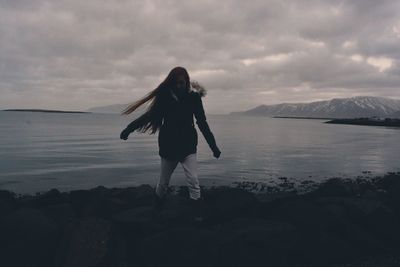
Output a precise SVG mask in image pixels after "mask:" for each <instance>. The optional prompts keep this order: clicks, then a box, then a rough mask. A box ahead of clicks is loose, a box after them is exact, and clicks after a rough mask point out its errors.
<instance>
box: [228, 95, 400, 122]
mask: <svg viewBox="0 0 400 267" xmlns="http://www.w3.org/2000/svg"><path fill="white" fill-rule="evenodd" d="M230 114H232V115H235V114H237V115H249V116H282V117H310V118H357V117H374V116H376V117H385V118H386V117H388V118H400V100H398V99H391V98H384V97H373V96H356V97H350V98H334V99H331V100H326V101H316V102H311V103H282V104H277V105H260V106H257V107H255V108H253V109H250V110H247V111H243V112H231V113H230Z"/></svg>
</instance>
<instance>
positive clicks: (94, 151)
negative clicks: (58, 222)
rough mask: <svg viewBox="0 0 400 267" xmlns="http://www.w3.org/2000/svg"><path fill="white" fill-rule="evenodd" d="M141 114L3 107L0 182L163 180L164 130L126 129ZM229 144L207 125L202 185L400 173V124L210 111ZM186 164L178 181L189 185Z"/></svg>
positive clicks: (65, 186) (78, 184) (63, 186)
mask: <svg viewBox="0 0 400 267" xmlns="http://www.w3.org/2000/svg"><path fill="white" fill-rule="evenodd" d="M134 117H135V116H133V115H131V116H128V117H127V116H120V115H118V114H66V113H64V114H60V113H31V112H5V111H0V189H8V190H13V191H14V192H17V193H34V192H39V191H45V190H49V189H51V188H57V189H59V190H60V191H69V190H74V189H88V188H93V187H95V186H98V185H103V186H106V187H126V186H134V185H139V184H151V185H155V184H156V182H157V180H158V176H159V168H160V157H159V156H158V145H157V134H156V135H149V134H142V133H137V132H133V133H132V134H131V135H130V136H129V139H128V140H127V141H123V140H120V139H119V134H120V132H121V130H122V129H123V128H124V127H125V126H126V125H127V124H128V123H129V122H130V121H132V120H133V119H134ZM207 119H208V122H209V125H210V128H211V130H212V131H213V133H214V135H215V138H216V140H217V144H218V146H219V147H220V150H221V151H222V154H221V157H220V158H219V159H215V158H214V157H213V156H212V152H211V150H210V149H209V147H208V145H207V143H206V141H205V139H204V137H203V136H202V134H201V132H200V130H198V129H197V131H198V135H199V145H198V162H199V169H198V172H199V179H200V183H201V184H202V185H221V184H225V185H227V184H232V183H233V182H237V181H255V182H260V181H261V182H271V183H273V182H274V181H276V180H277V178H278V177H283V176H285V177H289V178H292V179H293V180H295V181H301V180H322V179H326V178H330V177H337V176H347V177H356V176H358V175H362V172H363V171H364V172H365V171H370V172H371V174H372V175H381V174H384V173H386V172H388V171H400V164H399V158H400V142H399V140H400V130H399V129H393V128H384V127H370V126H353V125H333V124H324V123H323V122H324V121H323V120H303V119H277V118H263V117H241V116H228V115H208V116H207ZM184 184H185V177H184V173H183V170H182V167H181V166H180V165H178V167H177V169H176V170H175V172H174V174H173V176H172V179H171V185H184Z"/></svg>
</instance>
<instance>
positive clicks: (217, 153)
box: [213, 147, 221, 158]
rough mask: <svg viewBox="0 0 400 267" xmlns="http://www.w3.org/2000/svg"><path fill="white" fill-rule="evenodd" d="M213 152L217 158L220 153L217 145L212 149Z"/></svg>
mask: <svg viewBox="0 0 400 267" xmlns="http://www.w3.org/2000/svg"><path fill="white" fill-rule="evenodd" d="M213 154H214V157H216V158H219V156H220V155H221V151H220V150H219V149H218V147H217V148H214V149H213Z"/></svg>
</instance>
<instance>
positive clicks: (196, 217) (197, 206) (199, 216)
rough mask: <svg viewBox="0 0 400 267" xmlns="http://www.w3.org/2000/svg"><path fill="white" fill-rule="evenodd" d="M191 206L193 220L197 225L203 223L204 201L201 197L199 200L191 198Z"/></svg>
mask: <svg viewBox="0 0 400 267" xmlns="http://www.w3.org/2000/svg"><path fill="white" fill-rule="evenodd" d="M189 205H190V209H191V212H190V214H192V219H193V221H194V222H196V223H201V222H203V220H204V215H205V214H204V199H203V198H202V197H201V198H199V199H197V200H195V199H192V198H189Z"/></svg>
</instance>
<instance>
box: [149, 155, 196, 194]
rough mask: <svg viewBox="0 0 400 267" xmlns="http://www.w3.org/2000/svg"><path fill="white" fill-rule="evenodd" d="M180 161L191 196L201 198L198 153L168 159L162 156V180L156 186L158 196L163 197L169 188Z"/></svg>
mask: <svg viewBox="0 0 400 267" xmlns="http://www.w3.org/2000/svg"><path fill="white" fill-rule="evenodd" d="M178 162H180V163H181V165H182V167H183V170H184V172H185V176H186V183H187V185H188V189H189V196H190V198H191V199H198V198H200V184H199V179H198V177H197V154H196V153H194V154H190V155H188V156H187V157H185V158H184V159H182V160H180V161H178V160H168V159H165V158H163V157H161V173H160V180H159V181H158V183H157V186H156V193H157V195H158V196H160V197H163V196H164V195H165V194H166V192H167V189H168V185H169V181H170V179H171V175H172V173H173V172H174V170H175V168H176V166H177V165H178Z"/></svg>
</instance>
